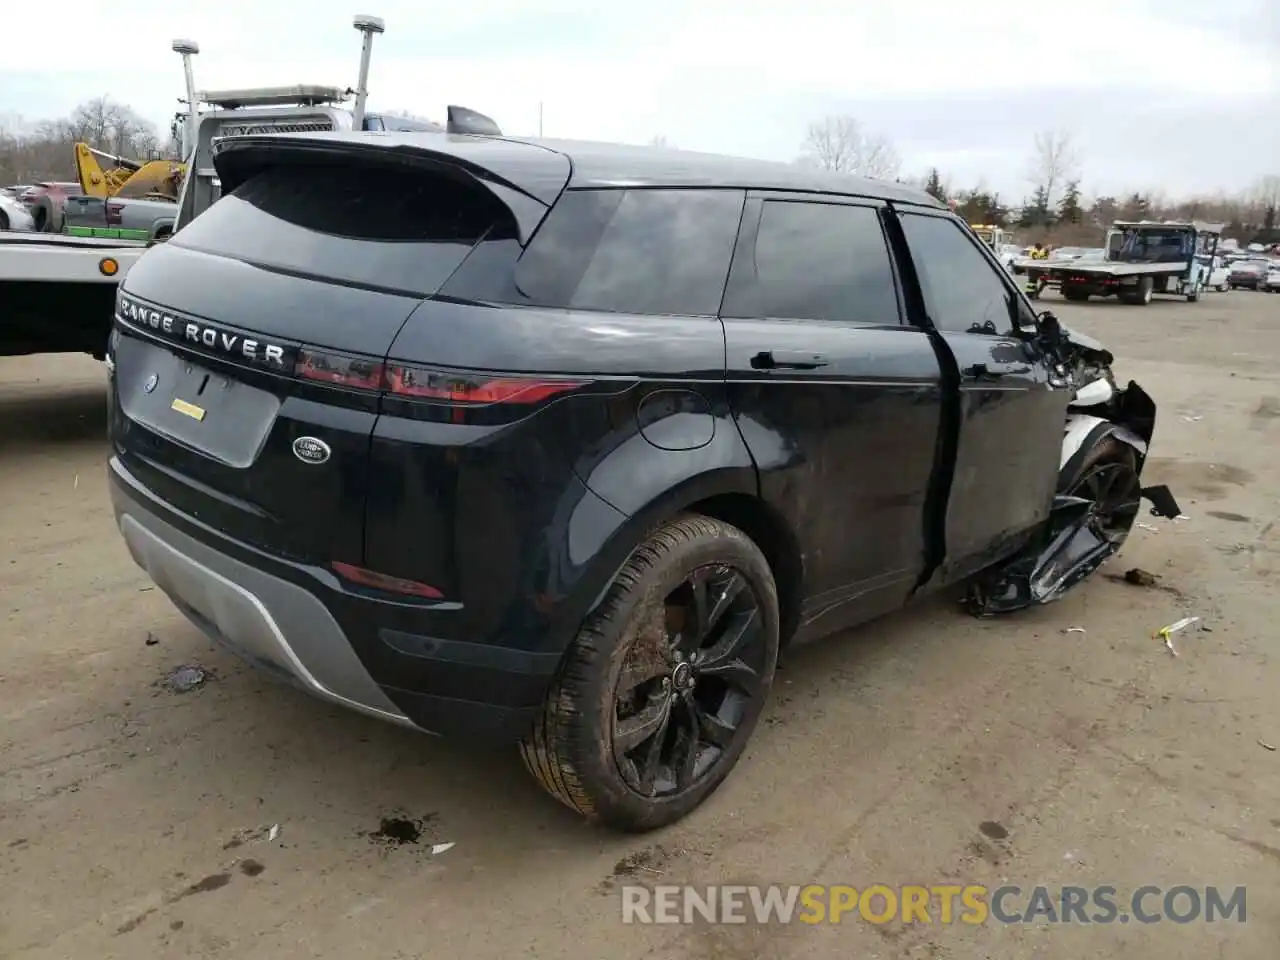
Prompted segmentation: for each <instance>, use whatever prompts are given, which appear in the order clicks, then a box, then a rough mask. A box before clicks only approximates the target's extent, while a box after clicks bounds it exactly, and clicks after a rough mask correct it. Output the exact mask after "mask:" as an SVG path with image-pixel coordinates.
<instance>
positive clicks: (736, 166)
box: [221, 131, 945, 209]
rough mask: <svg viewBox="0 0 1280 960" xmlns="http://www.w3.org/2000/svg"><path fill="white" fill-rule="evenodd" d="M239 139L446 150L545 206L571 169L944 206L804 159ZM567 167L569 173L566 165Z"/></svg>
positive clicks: (665, 182) (605, 147)
mask: <svg viewBox="0 0 1280 960" xmlns="http://www.w3.org/2000/svg"><path fill="white" fill-rule="evenodd" d="M235 139H236V140H241V139H243V140H245V141H248V140H250V139H251V140H252V141H253V143H254V144H257V145H262V144H264V141H277V140H278V141H299V140H308V141H320V142H333V141H339V142H342V141H346V142H351V143H360V144H362V145H364V146H367V147H373V146H376V147H377V148H382V149H387V150H396V151H419V150H420V151H422V152H424V153H433V154H437V155H438V154H448V155H450V156H452V157H454V158H456V159H457V160H459V161H462V162H463V163H466V164H471V165H475V166H477V167H483V168H485V169H487V170H489V171H491V172H492V173H494V174H496V175H497V176H499V177H501V178H503V179H504V180H506V181H507V182H508V183H511V184H512V185H515V186H518V187H519V188H520V189H522V190H524V191H526V192H527V193H529V194H530V195H531V196H534V197H537V198H538V199H539V200H541V201H542V202H543V203H547V204H550V203H552V202H554V200H555V198H556V196H557V195H558V194H559V192H560V189H561V188H562V187H563V186H564V185H565V176H566V174H568V186H569V187H570V188H575V187H577V188H587V187H607V186H638V187H733V188H739V189H746V190H778V191H790V192H794V191H808V192H813V193H826V194H834V195H841V196H857V197H870V198H874V199H880V200H894V201H897V202H899V203H911V204H919V205H921V206H928V207H935V208H940V209H945V207H943V205H942V204H940V203H939V202H938V201H937V200H935V199H934V198H933V197H931V196H929V194H927V193H925V192H923V191H921V190H916V189H913V188H911V187H907V186H904V185H903V184H900V183H893V182H889V181H885V180H871V179H868V178H866V177H855V176H850V175H848V174H842V173H832V172H831V171H828V170H822V169H820V168H817V167H811V166H806V165H804V164H792V163H779V162H776V161H770V160H751V159H746V158H742V157H731V156H724V155H721V154H714V153H696V152H693V151H690V150H671V149H667V148H665V147H650V146H631V145H627V144H616V143H597V142H594V141H587V140H552V139H538V138H524V137H491V136H475V135H470V134H447V133H429V132H424V133H418V132H412V131H394V132H393V131H387V132H374V133H370V132H346V131H343V132H334V133H287V134H272V135H270V136H253V137H252V138H249V137H245V138H239V137H237V138H235ZM244 145H245V146H248V145H249V144H248V143H245V144H244ZM221 146H222V147H223V149H234V148H233V147H232V144H231V143H230V142H229V141H223V143H222V144H221ZM569 165H571V172H570V171H568V170H566V167H568V166H569Z"/></svg>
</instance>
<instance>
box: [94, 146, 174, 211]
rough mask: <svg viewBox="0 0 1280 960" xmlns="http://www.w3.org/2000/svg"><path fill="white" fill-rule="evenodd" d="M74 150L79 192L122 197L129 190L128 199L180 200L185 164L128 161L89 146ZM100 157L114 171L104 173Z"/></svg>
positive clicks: (168, 161)
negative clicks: (123, 192) (179, 194)
mask: <svg viewBox="0 0 1280 960" xmlns="http://www.w3.org/2000/svg"><path fill="white" fill-rule="evenodd" d="M75 150H76V175H77V176H78V177H79V179H80V189H82V190H83V191H84V192H85V195H86V196H90V197H102V198H103V199H106V198H108V197H115V196H120V195H121V194H122V191H125V190H126V188H127V194H126V195H127V196H131V197H136V198H144V197H145V198H148V199H166V200H177V199H178V192H179V190H180V189H181V187H182V178H183V176H184V175H185V174H186V172H187V166H186V164H184V163H182V162H181V161H178V160H147V161H140V160H129V159H127V158H125V157H117V156H115V155H114V154H111V153H105V152H104V151H102V150H96V149H94V148H93V147H91V146H89V145H88V144H87V143H77V144H76V147H75ZM99 157H101V158H102V159H103V160H106V161H108V162H110V164H111V167H110V168H108V169H106V170H103V169H102V165H101V164H100V163H98V158H99Z"/></svg>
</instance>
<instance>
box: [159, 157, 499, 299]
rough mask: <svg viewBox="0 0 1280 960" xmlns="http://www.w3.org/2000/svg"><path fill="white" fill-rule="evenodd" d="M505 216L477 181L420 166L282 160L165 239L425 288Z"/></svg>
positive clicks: (367, 282)
mask: <svg viewBox="0 0 1280 960" xmlns="http://www.w3.org/2000/svg"><path fill="white" fill-rule="evenodd" d="M507 218H509V213H508V212H507V211H506V209H505V208H504V207H503V206H502V205H501V204H500V203H499V202H498V200H497V199H496V198H494V197H493V196H492V195H491V194H489V193H487V192H486V191H485V190H483V188H479V187H473V186H469V185H467V184H466V183H464V182H461V181H458V180H454V179H452V178H448V177H445V176H442V175H440V174H436V173H432V172H430V171H426V170H414V169H412V168H366V169H361V168H359V167H354V166H352V167H341V168H339V167H330V166H297V165H291V166H279V167H273V168H271V169H268V170H264V171H263V172H261V173H258V174H255V175H253V176H252V177H250V178H249V179H248V180H246V181H245V182H244V183H242V184H240V185H239V186H237V187H236V188H235V190H233V191H232V192H230V193H228V194H225V195H223V196H221V197H220V198H219V199H218V202H217V203H215V204H213V205H212V206H210V207H209V208H208V209H206V210H205V211H204V212H203V213H202V214H201V215H200V216H198V217H195V218H194V219H192V220H191V222H190V223H188V224H187V225H186V226H185V227H183V229H182V230H180V231H178V232H177V233H175V234H174V236H173V240H172V241H171V242H172V243H173V244H174V245H175V246H179V247H186V248H189V249H192V250H199V251H202V252H205V253H212V254H217V255H219V256H226V257H232V258H234V259H238V260H243V261H246V262H248V263H252V264H256V265H258V266H261V267H265V268H267V269H276V270H283V271H288V272H291V273H298V274H301V275H305V276H311V277H316V278H318V279H323V280H329V281H333V282H337V283H346V284H350V285H355V286H367V287H370V288H373V289H379V290H389V291H395V292H399V293H410V294H416V295H419V296H430V295H431V294H434V293H435V292H436V291H437V290H439V289H440V286H441V285H442V284H443V283H444V281H445V280H447V279H448V278H449V275H450V274H452V273H453V271H454V270H456V269H457V267H458V265H459V264H460V263H461V262H462V261H463V259H465V258H466V256H467V254H468V253H470V252H471V249H472V247H474V246H475V244H476V242H477V241H478V240H480V238H481V237H483V236H484V235H485V234H486V233H487V232H489V230H490V229H491V228H492V227H494V226H495V225H497V224H500V223H504V222H505V220H506V219H507Z"/></svg>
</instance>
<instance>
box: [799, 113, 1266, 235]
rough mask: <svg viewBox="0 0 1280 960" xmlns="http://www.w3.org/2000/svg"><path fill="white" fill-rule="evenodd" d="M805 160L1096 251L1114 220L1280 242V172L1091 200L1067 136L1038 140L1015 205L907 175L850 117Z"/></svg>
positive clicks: (882, 141)
mask: <svg viewBox="0 0 1280 960" xmlns="http://www.w3.org/2000/svg"><path fill="white" fill-rule="evenodd" d="M798 162H800V163H806V164H812V165H816V166H819V167H822V168H824V169H827V170H835V171H839V172H842V173H852V174H857V175H859V176H864V177H872V178H875V179H881V180H896V181H898V182H900V183H909V184H912V185H914V186H917V187H919V188H921V189H923V190H924V191H925V192H927V193H929V194H930V195H932V196H933V197H935V198H936V199H938V200H940V201H942V202H944V203H947V204H949V205H951V206H952V207H953V208H954V209H955V211H956V213H957V214H958V215H960V216H962V217H964V218H965V219H966V220H968V221H969V222H970V223H983V224H994V225H996V226H1000V227H1005V228H1010V229H1014V230H1016V231H1017V233H1018V236H1019V237H1020V239H1024V240H1026V241H1028V242H1029V241H1032V240H1044V241H1048V242H1049V243H1052V244H1055V245H1063V244H1071V245H1080V246H1097V245H1100V244H1101V243H1102V242H1103V238H1104V236H1105V233H1106V229H1107V227H1108V226H1110V225H1111V223H1112V222H1114V221H1115V220H1206V221H1209V222H1212V223H1222V224H1225V225H1226V227H1225V230H1224V235H1225V236H1227V237H1231V238H1234V239H1237V240H1240V241H1242V242H1245V243H1250V242H1255V241H1256V242H1261V243H1278V242H1280V175H1277V176H1267V177H1263V178H1261V179H1260V180H1259V181H1258V182H1257V183H1255V184H1253V186H1252V187H1250V188H1249V189H1248V190H1244V191H1241V192H1240V193H1238V194H1235V195H1231V194H1227V193H1225V192H1224V193H1220V194H1218V195H1216V196H1202V197H1183V198H1170V197H1167V196H1164V195H1162V194H1161V193H1160V192H1159V191H1156V190H1139V191H1134V192H1131V193H1128V194H1125V195H1121V196H1112V195H1106V194H1101V195H1097V196H1092V197H1086V196H1085V193H1084V189H1083V186H1082V180H1081V175H1080V170H1081V157H1080V153H1079V151H1078V150H1077V149H1076V147H1075V144H1074V141H1073V140H1072V138H1071V136H1070V134H1069V133H1067V132H1065V131H1042V132H1040V133H1037V134H1036V135H1035V137H1034V139H1033V142H1032V147H1031V151H1030V153H1029V155H1028V159H1027V169H1026V172H1025V174H1024V176H1025V178H1026V182H1027V184H1028V186H1029V187H1030V190H1029V191H1028V193H1027V195H1026V196H1024V197H1022V198H1020V199H1019V200H1017V201H1015V202H1012V203H1010V202H1006V200H1005V199H1004V198H1002V197H1001V196H1000V194H999V193H997V192H993V191H991V190H988V189H986V188H984V187H982V186H976V187H956V186H953V185H952V184H951V182H950V180H949V179H948V178H947V177H946V175H945V174H944V173H943V172H942V171H941V170H938V169H937V168H934V169H931V170H929V171H927V172H926V173H925V174H924V176H921V177H910V176H903V174H902V161H901V158H900V157H899V155H898V152H897V150H896V149H895V148H894V146H893V144H892V143H891V142H890V141H889V140H888V139H886V138H885V137H882V136H878V135H876V134H873V133H871V132H870V131H868V130H866V129H865V128H864V127H863V126H862V124H860V123H859V122H858V121H857V120H856V119H855V118H853V117H849V116H832V117H826V118H824V119H822V120H818V121H815V122H813V123H811V124H810V125H809V129H808V132H807V133H806V136H805V139H804V143H803V144H802V146H801V152H800V156H799V158H798Z"/></svg>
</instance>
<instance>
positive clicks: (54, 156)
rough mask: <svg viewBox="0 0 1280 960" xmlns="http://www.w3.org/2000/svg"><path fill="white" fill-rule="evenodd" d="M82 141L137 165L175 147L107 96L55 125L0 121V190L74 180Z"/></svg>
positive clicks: (12, 118)
mask: <svg viewBox="0 0 1280 960" xmlns="http://www.w3.org/2000/svg"><path fill="white" fill-rule="evenodd" d="M80 142H83V143H87V144H88V145H89V146H91V147H93V148H94V149H95V150H102V151H104V152H106V153H112V154H115V155H116V156H123V157H129V158H131V159H135V160H150V159H154V158H156V157H160V156H169V155H171V151H172V150H173V149H174V146H175V145H174V144H173V143H171V142H170V136H169V133H168V131H166V132H165V133H164V135H163V136H162V135H161V134H160V133H159V131H157V130H156V128H155V125H154V124H152V123H150V122H149V121H147V120H145V119H143V118H142V117H141V116H140V115H139V114H138V112H137V111H136V110H134V109H133V108H132V107H130V106H128V105H127V104H123V103H118V102H116V101H115V100H112V99H111V98H110V97H105V96H104V97H94V98H93V99H92V100H86V101H85V102H84V103H82V104H80V105H79V106H78V107H76V108H75V109H74V110H72V111H71V113H70V114H69V115H68V116H66V117H62V118H60V119H56V120H41V121H37V122H34V123H28V122H25V121H24V119H23V118H22V117H17V116H10V117H7V118H6V117H0V186H4V185H7V184H11V183H32V182H35V181H38V180H75V179H76V163H75V152H74V150H73V145H74V144H76V143H80Z"/></svg>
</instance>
